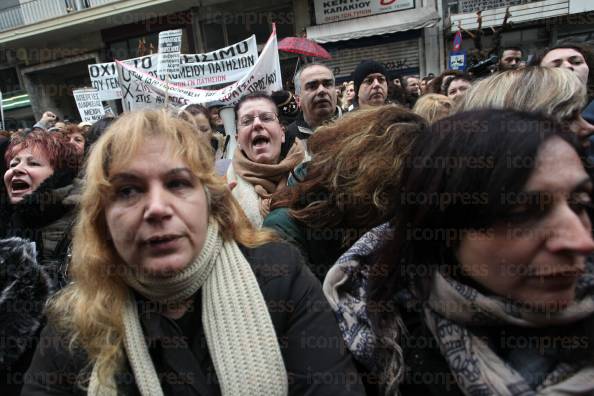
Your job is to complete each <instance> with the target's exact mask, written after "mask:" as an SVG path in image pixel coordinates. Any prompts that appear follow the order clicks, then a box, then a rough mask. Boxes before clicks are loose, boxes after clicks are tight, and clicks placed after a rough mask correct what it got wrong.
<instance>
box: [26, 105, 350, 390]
mask: <svg viewBox="0 0 594 396" xmlns="http://www.w3.org/2000/svg"><path fill="white" fill-rule="evenodd" d="M209 150H210V147H209V146H208V142H207V141H205V140H204V139H202V138H201V137H199V136H197V135H196V133H195V132H193V131H192V129H191V126H190V125H189V124H188V123H186V122H183V121H181V120H178V119H175V118H173V117H170V116H169V115H167V114H166V113H165V112H164V111H161V112H156V111H152V112H151V111H147V112H138V113H129V114H126V115H125V116H123V117H122V118H120V119H119V120H118V121H116V122H115V123H114V124H113V125H112V126H111V127H110V129H109V130H108V131H107V132H106V133H105V135H104V136H102V138H101V139H100V140H99V141H98V142H97V143H96V146H95V147H94V150H93V152H92V154H91V156H90V158H89V161H88V165H87V168H86V177H87V179H86V188H85V191H84V193H83V198H82V203H81V213H80V218H79V222H78V225H77V228H76V232H75V237H74V243H73V254H72V263H71V267H70V268H71V275H72V279H73V283H72V284H71V285H69V286H68V287H67V288H66V289H64V292H63V293H61V294H60V295H59V296H58V297H57V298H56V299H55V300H54V301H53V302H52V304H51V306H50V309H49V311H50V312H49V319H50V324H51V325H50V326H49V327H48V328H46V329H45V330H44V333H43V336H42V337H43V341H42V342H40V347H39V348H38V350H37V352H36V355H35V357H34V359H33V363H32V365H31V367H30V369H29V372H28V375H27V377H26V378H27V379H26V381H27V383H26V384H25V388H24V391H23V392H24V394H27V395H46V394H52V395H56V394H60V395H62V394H63V395H66V394H89V395H116V394H140V395H142V396H149V395H151V396H152V395H155V396H160V395H169V394H171V395H173V394H175V395H186V394H187V395H190V394H200V395H218V394H222V395H254V396H255V395H287V394H304V393H310V394H315V393H316V392H320V394H321V393H323V394H330V393H335V394H353V395H354V394H361V393H362V389H361V385H360V384H358V382H357V381H356V379H357V375H356V372H355V370H354V368H353V366H352V362H351V360H350V357H349V356H348V355H347V354H345V353H344V350H343V348H342V346H341V345H340V344H336V342H335V340H336V337H337V336H339V333H338V328H337V326H336V322H335V320H334V318H333V316H332V313H331V311H330V309H329V306H327V305H325V300H324V298H323V295H322V293H321V289H320V287H319V285H317V283H316V280H315V278H314V277H313V275H312V274H311V273H310V272H309V271H308V270H307V268H306V267H305V265H304V263H303V261H302V259H301V258H300V256H299V254H298V253H297V252H296V251H295V250H293V249H291V248H290V247H289V246H287V245H285V244H280V243H277V242H274V238H273V236H272V235H270V234H268V233H266V232H262V231H256V230H254V229H253V227H252V226H251V225H250V224H249V223H248V221H247V220H246V218H245V217H244V216H243V214H242V212H241V209H240V208H239V206H238V205H237V203H236V202H235V201H234V200H233V199H232V198H231V194H230V192H229V190H228V188H227V185H226V184H225V183H223V182H222V180H220V178H219V177H217V176H216V175H215V172H214V169H213V164H212V155H211V154H210V153H209ZM320 304H321V305H320ZM312 307H315V308H312ZM57 338H59V339H64V340H65V343H58V344H57V343H55V342H52V340H55V339H57ZM308 340H309V341H308ZM311 340H315V341H316V343H315V344H314V345H313V346H310V344H308V342H311ZM320 340H321V341H323V342H324V344H323V345H321V344H320ZM279 341H280V342H279ZM320 346H322V348H321V350H320V348H319V347H320ZM316 347H317V348H316ZM320 354H322V355H323V357H320V356H319V355H320ZM327 373H331V375H333V376H336V378H345V377H346V378H353V379H355V381H354V382H355V383H354V384H351V383H347V384H345V383H344V382H342V383H340V382H339V381H338V380H337V381H331V383H329V384H326V383H321V382H320V381H318V380H316V378H322V376H323V375H327ZM56 378H58V379H59V380H54V379H56Z"/></svg>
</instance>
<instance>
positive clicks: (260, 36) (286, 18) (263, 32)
mask: <svg viewBox="0 0 594 396" xmlns="http://www.w3.org/2000/svg"><path fill="white" fill-rule="evenodd" d="M206 15H207V16H206V17H205V19H203V20H202V21H201V27H202V37H203V40H204V44H205V45H204V47H205V48H206V50H207V51H212V50H215V49H217V48H222V47H226V46H228V45H231V44H233V43H236V42H238V41H241V40H245V39H246V38H248V37H249V36H251V35H252V34H255V35H256V41H257V42H258V43H259V44H263V43H265V42H266V40H268V37H269V36H270V33H271V32H272V23H273V22H274V23H276V34H277V37H278V38H279V39H281V38H283V37H287V36H294V35H295V33H294V32H295V15H294V12H293V8H292V5H290V4H289V5H283V6H281V7H277V8H274V9H270V8H267V9H260V10H253V11H243V10H242V11H231V10H228V11H226V10H220V9H218V10H216V11H213V12H211V13H206Z"/></svg>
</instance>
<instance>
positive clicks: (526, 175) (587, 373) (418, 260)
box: [324, 110, 594, 395]
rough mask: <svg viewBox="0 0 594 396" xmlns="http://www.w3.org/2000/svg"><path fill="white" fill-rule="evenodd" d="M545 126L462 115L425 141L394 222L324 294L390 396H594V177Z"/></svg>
mask: <svg viewBox="0 0 594 396" xmlns="http://www.w3.org/2000/svg"><path fill="white" fill-rule="evenodd" d="M581 150H582V149H581V147H579V145H578V144H577V142H576V138H575V136H574V135H573V134H572V133H571V132H569V131H566V130H564V129H563V128H562V127H560V126H559V125H558V124H556V123H555V122H554V121H552V120H550V119H548V118H545V117H544V116H539V115H532V114H529V113H520V112H515V111H507V110H482V111H473V112H467V113H460V114H456V115H454V116H452V117H449V118H446V119H442V120H440V121H438V122H437V123H435V124H433V125H432V126H431V127H430V129H429V130H428V131H426V132H425V133H422V134H421V135H420V136H419V138H418V139H416V140H415V142H414V143H413V147H412V149H411V155H410V158H409V161H407V163H406V166H405V168H404V170H403V173H402V179H401V189H400V193H399V194H398V195H397V196H395V197H394V198H395V199H396V200H397V201H398V205H397V207H396V210H395V211H394V212H393V213H394V217H393V218H392V221H391V223H390V224H389V225H388V224H386V225H384V226H383V228H380V229H375V230H373V232H370V233H369V234H368V235H365V236H364V237H363V238H361V240H360V241H358V242H357V243H356V244H355V245H354V246H353V248H352V249H351V250H350V251H349V252H347V253H346V254H345V255H344V256H343V257H341V259H340V260H339V261H338V263H337V264H336V265H335V266H334V267H333V268H332V269H331V270H330V272H329V273H328V276H327V278H326V280H325V283H324V292H325V294H326V297H327V298H328V299H329V301H330V302H331V305H332V306H333V308H334V309H335V311H336V313H337V316H338V318H339V324H340V326H341V329H342V331H343V337H344V338H345V341H346V342H347V345H348V347H349V349H350V350H351V351H352V352H353V353H354V355H355V356H356V358H357V359H358V360H359V362H360V363H361V364H362V365H363V366H364V367H366V368H367V369H368V370H369V371H371V372H373V373H375V374H377V375H378V376H380V377H381V381H379V382H380V384H381V385H380V388H381V391H382V393H384V394H394V393H395V392H399V393H400V394H401V395H422V394H440V395H444V394H448V395H460V394H464V395H472V394H482V395H545V394H546V395H553V394H554V395H570V394H571V395H591V394H592V393H593V392H594V382H593V381H592V378H594V377H593V376H594V270H593V268H592V265H591V263H588V262H587V261H586V257H587V256H588V255H590V254H591V253H592V252H594V241H593V240H592V235H591V233H592V227H591V221H590V216H589V214H590V212H589V209H590V208H591V207H592V197H591V196H592V179H591V175H590V174H589V173H588V171H589V169H590V168H589V167H587V166H585V165H584V162H583V161H582V159H581V158H583V157H582V155H583V153H582V151H581Z"/></svg>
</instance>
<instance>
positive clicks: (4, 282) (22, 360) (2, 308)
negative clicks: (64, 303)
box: [0, 238, 54, 396]
mask: <svg viewBox="0 0 594 396" xmlns="http://www.w3.org/2000/svg"><path fill="white" fill-rule="evenodd" d="M53 291H54V286H53V285H52V281H51V280H50V276H49V275H48V273H47V271H46V270H45V269H44V268H43V267H42V266H41V265H39V264H38V262H37V251H36V248H35V243H33V242H30V241H28V240H25V239H22V238H8V239H2V240H0V394H2V395H5V396H8V395H18V394H19V393H20V389H21V387H22V383H23V375H24V373H25V371H26V370H27V368H28V366H29V363H30V361H31V359H32V357H33V352H34V351H35V347H36V345H37V342H38V337H39V332H40V330H41V327H42V325H43V324H44V320H43V307H44V305H45V302H46V300H47V298H48V297H49V296H50V294H51V293H52V292H53Z"/></svg>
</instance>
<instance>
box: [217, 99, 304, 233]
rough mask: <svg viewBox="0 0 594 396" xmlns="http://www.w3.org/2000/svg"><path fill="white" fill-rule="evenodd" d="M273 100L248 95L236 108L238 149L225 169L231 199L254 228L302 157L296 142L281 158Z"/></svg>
mask: <svg viewBox="0 0 594 396" xmlns="http://www.w3.org/2000/svg"><path fill="white" fill-rule="evenodd" d="M277 112H278V110H277V107H276V104H275V103H274V101H273V100H272V99H271V98H270V97H269V96H268V95H265V94H260V93H256V94H250V95H246V96H244V97H243V98H242V100H241V101H240V102H239V103H238V104H237V105H236V107H235V115H236V119H237V143H238V146H237V150H236V151H235V154H234V155H233V161H232V164H231V166H229V169H228V170H227V182H228V183H229V184H233V185H234V187H233V190H232V192H233V196H234V197H235V199H237V201H238V202H239V204H240V205H241V208H242V209H243V211H244V213H245V214H246V216H247V218H248V219H249V220H250V222H251V223H252V224H253V225H254V226H255V227H257V228H260V227H261V226H262V222H263V221H264V218H265V217H266V216H267V215H268V213H269V212H270V196H271V195H272V194H273V193H274V192H276V190H277V189H279V188H281V187H283V186H285V185H286V184H287V178H288V176H289V174H290V172H291V171H292V170H293V169H294V168H295V167H296V166H297V165H299V164H300V163H301V162H302V161H303V160H304V158H305V147H304V145H303V143H302V142H301V141H299V139H297V140H296V141H295V143H294V144H293V146H292V147H291V148H290V150H289V152H288V153H287V155H286V156H284V157H282V156H281V146H282V144H283V143H284V141H285V131H284V127H283V126H282V125H281V124H280V121H279V119H278V114H277Z"/></svg>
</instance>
